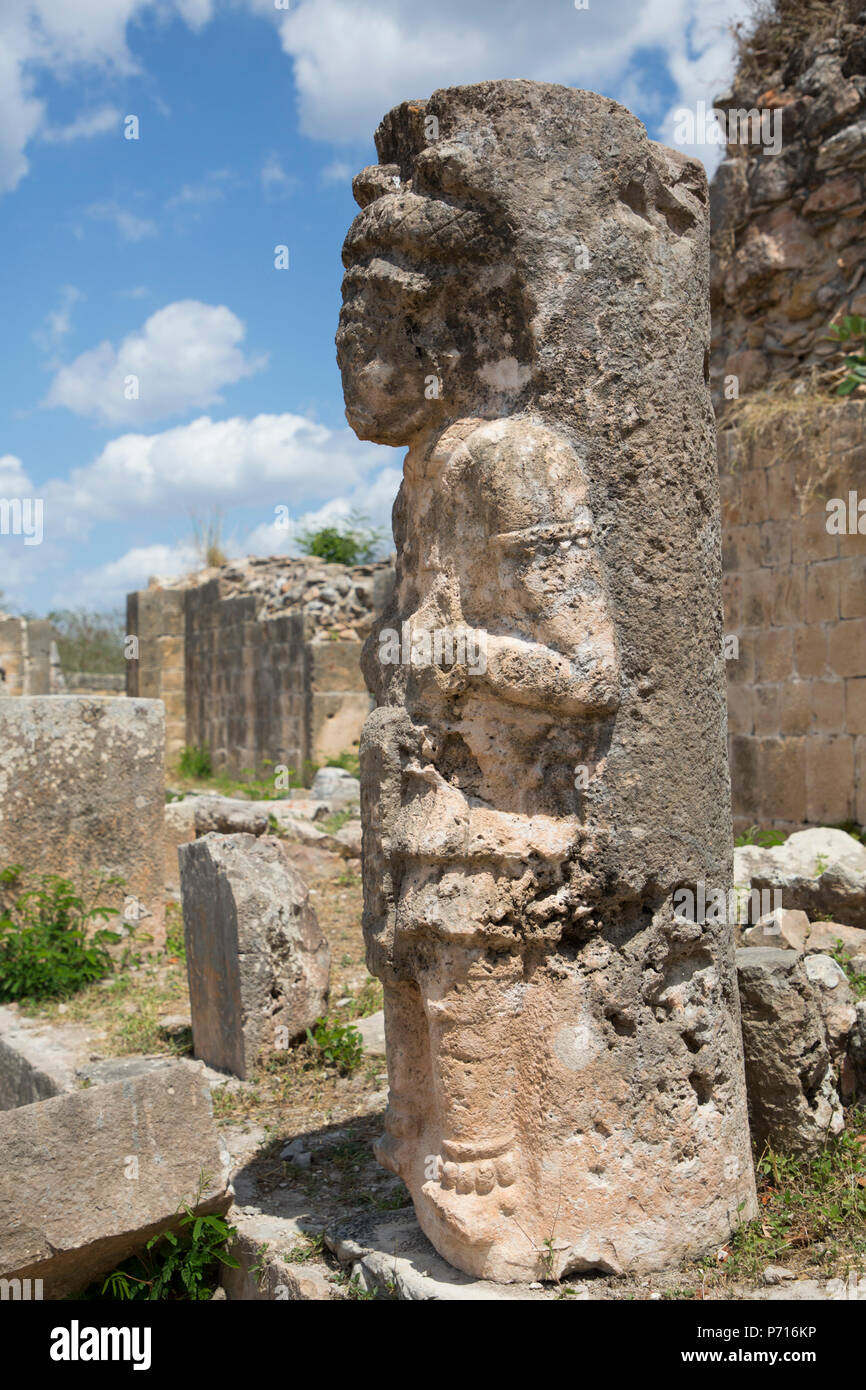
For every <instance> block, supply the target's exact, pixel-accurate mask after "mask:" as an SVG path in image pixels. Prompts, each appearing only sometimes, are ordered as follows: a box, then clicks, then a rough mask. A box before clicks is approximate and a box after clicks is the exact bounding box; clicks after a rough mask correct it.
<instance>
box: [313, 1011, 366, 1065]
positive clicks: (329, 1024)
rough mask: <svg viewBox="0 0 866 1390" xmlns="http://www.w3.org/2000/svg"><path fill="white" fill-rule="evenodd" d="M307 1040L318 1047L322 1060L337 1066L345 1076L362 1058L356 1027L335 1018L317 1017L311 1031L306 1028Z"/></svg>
mask: <svg viewBox="0 0 866 1390" xmlns="http://www.w3.org/2000/svg"><path fill="white" fill-rule="evenodd" d="M307 1041H308V1043H309V1044H310V1046H311V1047H315V1048H318V1050H319V1052H320V1053H321V1055H322V1059H323V1061H325V1062H326V1063H328V1065H329V1066H332V1067H337V1068H338V1070H339V1071H340V1072H341V1073H342V1074H343V1075H344V1076H347V1075H348V1074H349V1072H352V1071H354V1070H355V1068H356V1067H359V1066H360V1065H361V1062H362V1061H363V1060H364V1043H363V1039H362V1038H361V1034H360V1033H359V1032H358V1030H357V1028H353V1027H352V1025H351V1024H350V1023H338V1022H337V1021H336V1020H335V1019H326V1018H317V1019H316V1022H315V1023H314V1025H313V1028H312V1031H311V1030H310V1029H309V1028H308V1029H307Z"/></svg>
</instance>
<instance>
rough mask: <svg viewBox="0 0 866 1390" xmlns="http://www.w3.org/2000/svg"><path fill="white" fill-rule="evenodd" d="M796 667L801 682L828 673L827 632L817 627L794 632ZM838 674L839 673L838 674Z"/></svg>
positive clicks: (798, 629)
mask: <svg viewBox="0 0 866 1390" xmlns="http://www.w3.org/2000/svg"><path fill="white" fill-rule="evenodd" d="M794 666H795V669H796V672H797V675H798V676H799V677H800V679H801V680H808V679H809V678H810V677H812V676H823V675H825V674H826V671H827V630H826V628H823V627H821V626H820V625H816V626H813V627H799V628H796V629H795V631H794ZM837 674H838V672H837Z"/></svg>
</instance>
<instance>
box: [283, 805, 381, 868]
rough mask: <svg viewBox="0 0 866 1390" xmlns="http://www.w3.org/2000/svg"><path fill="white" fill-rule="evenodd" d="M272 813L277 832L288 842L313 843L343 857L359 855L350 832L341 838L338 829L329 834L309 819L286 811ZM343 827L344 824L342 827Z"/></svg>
mask: <svg viewBox="0 0 866 1390" xmlns="http://www.w3.org/2000/svg"><path fill="white" fill-rule="evenodd" d="M272 815H273V817H274V820H275V821H276V822H277V827H278V833H279V834H280V836H281V837H282V838H283V839H284V840H287V841H288V842H289V843H290V844H292V843H294V844H301V845H314V846H315V847H316V849H324V850H328V852H329V853H331V854H339V855H340V856H341V858H343V859H357V858H358V857H359V856H360V853H361V851H360V845H359V844H358V842H357V840H356V838H355V837H354V836H353V835H352V834H351V833H350V834H349V835H348V836H345V837H343V838H341V836H342V830H339V831H338V832H337V834H336V835H329V834H327V832H326V831H324V830H319V828H318V826H316V825H313V824H312V823H311V822H310V821H308V820H306V819H301V818H300V817H297V816H293V815H292V814H291V812H288V811H286V812H284V813H280V812H279V811H273V812H272ZM345 828H346V827H345V826H344V827H343V829H345Z"/></svg>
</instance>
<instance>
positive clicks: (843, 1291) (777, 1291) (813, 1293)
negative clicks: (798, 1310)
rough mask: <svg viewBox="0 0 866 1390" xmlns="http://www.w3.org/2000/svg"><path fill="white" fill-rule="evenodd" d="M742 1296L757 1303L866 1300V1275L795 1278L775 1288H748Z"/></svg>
mask: <svg viewBox="0 0 866 1390" xmlns="http://www.w3.org/2000/svg"><path fill="white" fill-rule="evenodd" d="M742 1297H744V1298H750V1299H753V1300H754V1301H755V1302H758V1303H765V1302H766V1303H775V1302H777V1301H779V1300H782V1301H784V1302H785V1303H788V1302H793V1303H840V1302H847V1301H849V1300H866V1276H864V1275H861V1274H856V1273H852V1274H849V1275H848V1277H847V1278H846V1279H795V1280H794V1281H793V1282H792V1283H784V1284H780V1285H778V1286H777V1287H775V1288H768V1289H754V1290H753V1289H750V1290H748V1291H744V1292H742Z"/></svg>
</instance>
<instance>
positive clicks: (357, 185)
mask: <svg viewBox="0 0 866 1390" xmlns="http://www.w3.org/2000/svg"><path fill="white" fill-rule="evenodd" d="M400 186H401V182H400V170H399V168H398V167H397V165H396V164H370V165H369V166H368V167H367V168H366V169H362V170H361V172H360V174H356V175H355V177H354V179H353V180H352V192H353V194H354V195H355V202H356V203H357V204H358V206H359V207H361V208H366V207H369V205H370V203H375V201H376V199H377V198H384V197H385V194H386V193H397V192H398V191H399V189H400Z"/></svg>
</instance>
